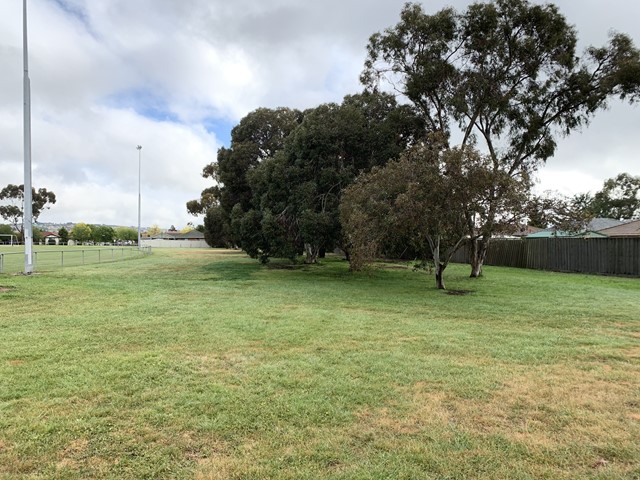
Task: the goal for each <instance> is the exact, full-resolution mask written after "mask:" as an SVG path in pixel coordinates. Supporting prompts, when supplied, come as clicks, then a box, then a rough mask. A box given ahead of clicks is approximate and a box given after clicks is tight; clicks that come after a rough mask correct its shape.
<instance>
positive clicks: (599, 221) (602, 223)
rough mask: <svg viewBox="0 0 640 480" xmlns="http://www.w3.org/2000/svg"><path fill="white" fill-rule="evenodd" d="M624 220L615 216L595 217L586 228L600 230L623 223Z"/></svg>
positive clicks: (594, 230)
mask: <svg viewBox="0 0 640 480" xmlns="http://www.w3.org/2000/svg"><path fill="white" fill-rule="evenodd" d="M623 223H624V220H617V219H615V218H593V219H592V220H591V221H590V222H589V223H588V224H587V227H586V230H591V231H593V232H599V231H600V230H604V229H605V228H611V227H615V226H618V225H622V224H623Z"/></svg>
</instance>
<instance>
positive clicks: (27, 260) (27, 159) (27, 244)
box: [22, 0, 33, 275]
mask: <svg viewBox="0 0 640 480" xmlns="http://www.w3.org/2000/svg"><path fill="white" fill-rule="evenodd" d="M22 53H23V63H24V206H23V214H22V235H23V237H24V273H25V274H26V275H30V274H31V273H32V272H33V225H32V223H33V213H32V200H33V199H32V198H31V83H30V81H29V54H28V51H27V0H23V2H22Z"/></svg>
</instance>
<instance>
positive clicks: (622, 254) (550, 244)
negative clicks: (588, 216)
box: [452, 238, 640, 276]
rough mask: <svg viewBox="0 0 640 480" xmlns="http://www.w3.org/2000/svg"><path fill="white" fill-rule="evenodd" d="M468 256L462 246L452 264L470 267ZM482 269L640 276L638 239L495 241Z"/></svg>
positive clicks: (466, 247)
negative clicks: (497, 267)
mask: <svg viewBox="0 0 640 480" xmlns="http://www.w3.org/2000/svg"><path fill="white" fill-rule="evenodd" d="M469 254H470V249H469V245H465V246H463V247H462V248H460V250H458V252H456V254H455V255H454V256H453V258H452V261H454V262H458V263H469ZM485 265H493V266H502V267H517V268H530V269H535V270H552V271H557V272H579V273H595V274H604V275H631V276H640V238H535V239H528V240H503V239H494V240H492V242H491V243H490V244H489V250H488V251H487V258H486V261H485Z"/></svg>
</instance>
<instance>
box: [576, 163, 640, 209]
mask: <svg viewBox="0 0 640 480" xmlns="http://www.w3.org/2000/svg"><path fill="white" fill-rule="evenodd" d="M586 203H587V205H586V209H587V210H588V211H589V212H590V213H591V214H592V215H593V216H595V217H605V218H617V219H618V220H632V219H637V218H640V176H633V175H629V174H628V173H620V174H618V175H617V176H616V177H614V178H609V179H608V180H606V181H605V182H604V185H603V187H602V190H600V191H598V192H596V194H595V195H594V196H593V197H589V198H587V200H586Z"/></svg>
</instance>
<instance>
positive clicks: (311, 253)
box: [304, 243, 320, 264]
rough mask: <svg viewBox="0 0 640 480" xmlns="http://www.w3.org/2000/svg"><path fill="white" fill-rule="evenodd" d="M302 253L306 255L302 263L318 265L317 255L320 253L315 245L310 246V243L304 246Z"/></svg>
mask: <svg viewBox="0 0 640 480" xmlns="http://www.w3.org/2000/svg"><path fill="white" fill-rule="evenodd" d="M304 251H305V254H306V256H307V257H306V258H305V259H304V263H307V264H310V263H318V253H320V249H319V248H318V247H317V246H316V245H311V244H310V243H305V244H304Z"/></svg>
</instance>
